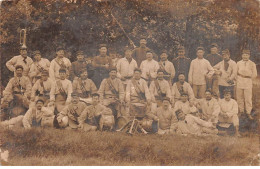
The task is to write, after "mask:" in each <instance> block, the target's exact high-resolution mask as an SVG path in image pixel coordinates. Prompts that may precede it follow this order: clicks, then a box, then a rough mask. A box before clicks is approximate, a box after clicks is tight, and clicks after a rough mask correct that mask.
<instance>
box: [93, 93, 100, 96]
mask: <svg viewBox="0 0 260 169" xmlns="http://www.w3.org/2000/svg"><path fill="white" fill-rule="evenodd" d="M91 96H92V97H94V96H98V97H99V96H100V95H99V94H98V93H92V94H91Z"/></svg>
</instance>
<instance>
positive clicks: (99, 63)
mask: <svg viewBox="0 0 260 169" xmlns="http://www.w3.org/2000/svg"><path fill="white" fill-rule="evenodd" d="M99 53H100V55H99V56H95V57H94V58H93V62H92V65H93V67H94V68H95V71H94V75H93V77H92V80H93V82H94V83H95V84H96V86H97V88H99V87H100V84H101V82H102V80H103V79H105V78H107V77H108V76H109V68H110V67H111V65H112V60H111V58H110V57H109V56H107V46H106V45H105V44H101V45H100V48H99Z"/></svg>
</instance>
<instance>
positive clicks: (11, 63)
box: [6, 55, 33, 76]
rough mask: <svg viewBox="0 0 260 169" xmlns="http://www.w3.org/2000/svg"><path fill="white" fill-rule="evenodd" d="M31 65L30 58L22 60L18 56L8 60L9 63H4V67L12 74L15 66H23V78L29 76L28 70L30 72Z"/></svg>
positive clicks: (22, 58)
mask: <svg viewBox="0 0 260 169" xmlns="http://www.w3.org/2000/svg"><path fill="white" fill-rule="evenodd" d="M32 63H33V60H32V59H31V58H30V57H28V56H27V57H26V58H24V57H23V56H21V55H18V56H14V57H13V58H12V59H10V60H9V61H7V62H6V67H7V68H8V69H9V70H10V71H11V72H14V71H15V67H16V66H17V65H21V66H23V75H24V76H28V74H29V70H30V66H31V64H32Z"/></svg>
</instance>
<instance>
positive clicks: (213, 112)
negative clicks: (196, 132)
mask: <svg viewBox="0 0 260 169" xmlns="http://www.w3.org/2000/svg"><path fill="white" fill-rule="evenodd" d="M205 96H206V97H205V98H203V99H200V100H198V103H197V108H198V109H199V111H200V118H201V119H202V120H205V121H209V122H212V123H213V124H214V125H216V124H217V122H218V115H219V113H220V107H219V104H218V100H216V99H215V98H213V97H212V92H211V91H210V90H207V91H206V93H205Z"/></svg>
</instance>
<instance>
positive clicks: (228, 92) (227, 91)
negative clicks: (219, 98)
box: [224, 89, 232, 94]
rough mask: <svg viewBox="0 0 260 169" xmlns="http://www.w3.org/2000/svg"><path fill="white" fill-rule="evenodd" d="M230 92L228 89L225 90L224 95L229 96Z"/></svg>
mask: <svg viewBox="0 0 260 169" xmlns="http://www.w3.org/2000/svg"><path fill="white" fill-rule="evenodd" d="M231 93H232V92H231V90H229V89H225V90H224V94H231Z"/></svg>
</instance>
